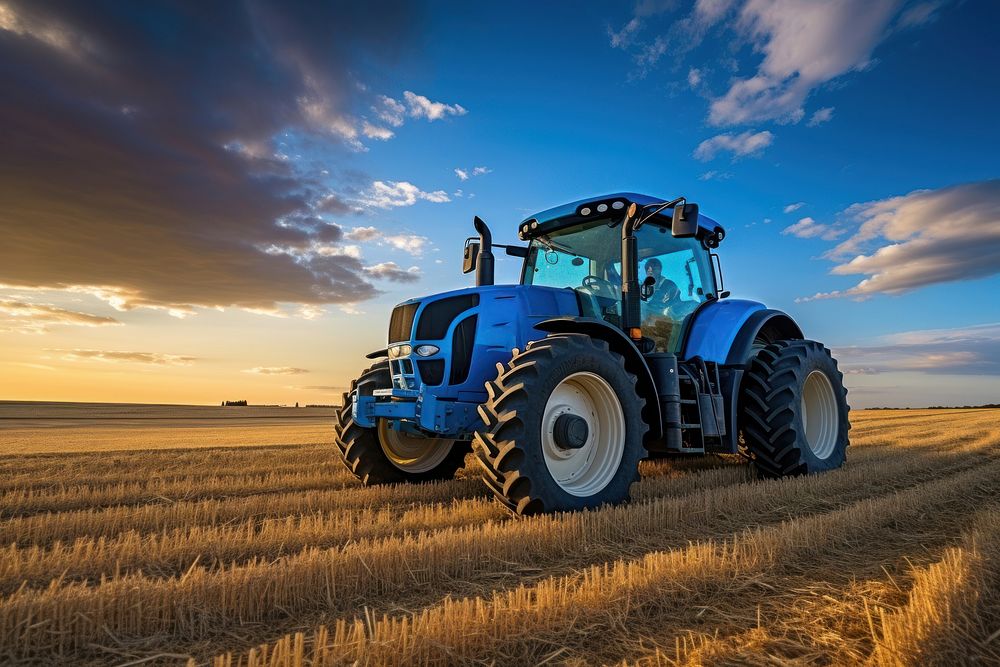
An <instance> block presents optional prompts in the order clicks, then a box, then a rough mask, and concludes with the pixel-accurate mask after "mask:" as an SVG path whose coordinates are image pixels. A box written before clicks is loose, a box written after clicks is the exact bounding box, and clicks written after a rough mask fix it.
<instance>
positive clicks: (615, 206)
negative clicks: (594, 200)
mask: <svg viewBox="0 0 1000 667" xmlns="http://www.w3.org/2000/svg"><path fill="white" fill-rule="evenodd" d="M611 208H613V209H615V210H616V211H620V210H621V209H623V208H625V202H623V201H616V202H612V204H611Z"/></svg>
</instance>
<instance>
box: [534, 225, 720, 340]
mask: <svg viewBox="0 0 1000 667" xmlns="http://www.w3.org/2000/svg"><path fill="white" fill-rule="evenodd" d="M618 222H620V220H618V219H614V220H613V219H610V218H604V219H599V220H593V221H590V222H587V223H584V224H581V225H574V226H572V227H567V228H564V229H560V230H556V231H554V232H552V233H551V234H547V235H544V236H540V237H537V238H535V239H532V241H531V245H530V246H529V248H528V257H527V259H526V260H525V266H524V278H523V282H524V284H526V285H544V286H546V287H564V288H569V289H572V290H575V291H576V293H577V299H578V300H579V302H580V309H581V312H582V314H583V315H585V316H587V317H596V318H600V319H603V320H605V321H606V322H608V323H610V324H612V325H614V326H616V327H620V326H621V307H622V278H621V275H622V273H621V268H622V257H621V227H620V225H618V224H615V223H618ZM668 224H669V223H668ZM636 238H637V241H638V243H637V246H638V255H639V256H638V263H639V280H640V281H642V280H644V279H645V278H646V277H647V276H650V277H652V278H653V279H654V281H655V282H654V283H653V285H652V289H653V291H652V295H651V296H650V297H649V298H648V299H647V300H645V301H643V302H642V306H641V311H642V318H643V322H642V327H643V333H644V334H645V335H646V336H648V337H649V338H652V339H653V341H654V343H655V344H656V350H657V351H658V352H677V351H678V348H679V347H680V343H681V341H682V339H683V334H684V329H685V327H686V325H687V321H688V320H689V319H690V317H689V316H690V315H691V313H693V312H694V310H695V308H697V307H698V304H700V303H701V302H702V301H704V300H705V299H706V298H707V296H706V294H711V293H712V292H713V291H714V289H715V283H714V278H713V275H712V268H711V265H710V263H709V258H708V253H707V252H706V251H705V250H704V249H703V248H702V246H701V242H700V241H697V240H696V239H693V238H686V239H677V238H674V237H673V236H672V235H671V234H670V229H669V226H666V227H665V226H662V225H659V224H655V223H652V222H650V223H648V224H646V225H643V226H642V227H640V228H639V230H638V231H637V232H636Z"/></svg>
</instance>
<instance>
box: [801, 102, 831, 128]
mask: <svg viewBox="0 0 1000 667" xmlns="http://www.w3.org/2000/svg"><path fill="white" fill-rule="evenodd" d="M832 119H833V107H823V108H822V109H817V110H816V111H815V112H814V113H813V115H812V116H810V118H809V122H808V123H806V125H808V126H809V127H816V126H817V125H822V124H823V123H826V122H829V121H830V120H832Z"/></svg>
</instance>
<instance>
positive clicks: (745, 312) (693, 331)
mask: <svg viewBox="0 0 1000 667" xmlns="http://www.w3.org/2000/svg"><path fill="white" fill-rule="evenodd" d="M761 310H765V307H764V304H762V303H758V302H756V301H747V300H745V299H726V300H724V301H719V300H718V299H714V300H712V301H706V302H705V303H703V304H701V306H699V307H698V310H696V311H694V315H692V316H691V323H690V324H689V325H688V327H687V332H685V336H684V342H683V344H682V345H681V348H680V353H679V354H678V357H679V358H680V359H691V358H693V357H701V358H702V359H704V360H705V361H714V362H715V363H717V364H724V363H726V359H727V358H728V356H729V351H730V350H731V349H732V347H733V341H735V340H736V336H737V335H738V334H739V332H740V329H741V328H742V327H743V325H744V324H745V323H746V322H747V320H749V319H750V317H751V316H752V315H753V314H754V313H756V312H758V311H761Z"/></svg>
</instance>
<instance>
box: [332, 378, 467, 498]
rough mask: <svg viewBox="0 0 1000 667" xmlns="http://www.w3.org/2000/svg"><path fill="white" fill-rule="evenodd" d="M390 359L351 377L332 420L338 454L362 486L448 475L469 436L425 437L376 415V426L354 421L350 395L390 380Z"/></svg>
mask: <svg viewBox="0 0 1000 667" xmlns="http://www.w3.org/2000/svg"><path fill="white" fill-rule="evenodd" d="M391 383H392V380H391V377H390V375H389V364H388V362H386V361H383V362H380V363H377V364H375V365H374V366H372V367H371V368H369V369H368V370H366V371H365V372H364V373H362V374H361V377H359V378H358V379H357V380H355V381H354V382H352V383H351V389H350V391H348V392H347V393H345V394H344V395H343V402H342V406H341V408H340V410H339V411H338V412H337V423H336V425H335V426H334V434H335V442H336V443H337V450H338V451H339V452H340V455H341V458H342V459H343V461H344V463H345V464H346V465H347V468H348V469H349V470H350V471H351V472H352V473H354V476H355V477H357V478H358V479H360V480H361V482H362V483H363V484H365V485H366V486H369V485H372V484H398V483H401V482H426V481H431V480H438V479H451V478H452V477H454V476H455V472H456V471H457V470H458V469H459V468H461V467H462V466H463V465H464V464H465V455H466V454H468V453H469V443H468V441H461V440H449V439H446V438H425V437H421V436H416V435H410V434H409V433H406V432H404V431H398V430H395V429H392V428H390V427H389V424H388V422H387V421H386V420H384V419H380V420H379V422H378V427H377V428H365V427H363V426H358V425H357V424H356V423H355V422H354V419H353V417H352V412H351V408H352V401H351V396H352V395H353V393H354V390H355V389H358V388H359V387H360V389H359V391H361V392H362V393H367V394H368V395H370V394H371V392H372V390H374V389H381V388H387V387H389V386H391Z"/></svg>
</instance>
